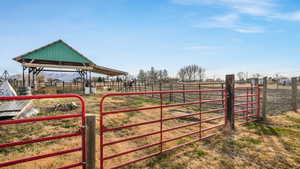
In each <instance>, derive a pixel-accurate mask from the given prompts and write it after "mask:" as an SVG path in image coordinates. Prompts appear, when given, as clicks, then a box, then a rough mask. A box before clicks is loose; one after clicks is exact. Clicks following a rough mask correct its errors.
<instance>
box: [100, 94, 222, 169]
mask: <svg viewBox="0 0 300 169" xmlns="http://www.w3.org/2000/svg"><path fill="white" fill-rule="evenodd" d="M180 93H181V94H183V93H198V94H199V96H201V94H203V93H223V94H222V96H223V98H221V99H214V100H202V99H201V97H199V100H198V101H193V102H185V103H175V104H173V103H171V104H164V100H163V98H164V97H163V95H169V94H180ZM147 95H158V96H159V98H160V102H159V105H158V106H148V107H138V108H132V109H122V110H110V111H106V110H105V105H104V103H105V99H106V98H108V97H113V96H119V97H120V96H147ZM224 96H226V91H225V90H224V89H210V90H185V91H154V92H126V93H110V94H106V95H104V96H103V97H102V98H101V101H100V168H101V169H104V162H105V161H107V160H110V159H113V158H116V157H120V156H124V155H127V154H129V153H134V152H138V151H141V150H145V149H149V148H152V147H155V146H159V150H158V151H156V152H154V153H151V154H148V155H146V156H144V157H140V158H138V159H134V160H132V161H127V162H126V163H123V164H119V165H117V166H113V167H111V168H119V167H123V166H126V165H129V164H132V163H135V162H138V161H141V160H144V159H147V158H150V157H154V156H156V155H159V154H161V153H163V152H166V151H170V150H173V149H176V148H179V147H182V146H185V145H188V144H191V143H195V142H197V141H199V140H202V139H205V138H208V137H212V136H214V135H216V134H217V132H214V133H213V134H209V135H206V136H203V133H204V132H206V131H209V130H213V129H217V128H220V127H223V126H224V125H225V118H226V116H225V112H226V97H224ZM213 102H220V103H222V102H224V103H225V104H224V105H223V107H222V108H219V109H210V110H205V111H201V108H200V111H197V112H196V113H190V114H187V115H180V116H175V117H168V118H165V117H164V109H166V108H170V107H179V106H191V105H199V106H200V107H201V105H202V104H205V103H213ZM154 109H158V110H160V115H159V116H160V117H159V119H158V120H148V121H145V122H139V123H133V124H130V125H122V126H118V127H110V128H109V127H108V126H107V125H106V123H105V119H104V117H107V116H109V115H113V114H121V113H129V112H136V111H142V110H154ZM213 112H223V113H221V114H220V113H219V114H218V115H216V116H214V117H212V118H208V119H202V115H203V114H208V113H213ZM192 116H197V117H198V120H197V121H196V122H189V123H187V124H183V125H179V126H175V127H172V128H167V129H165V127H164V123H165V122H166V121H170V120H176V119H179V118H185V117H192ZM220 119H221V120H222V119H224V121H223V122H221V123H218V124H217V125H214V126H210V127H208V128H203V126H202V124H203V123H207V122H211V121H214V120H220ZM147 124H157V125H158V126H157V127H159V128H160V129H159V130H158V131H154V132H148V133H143V134H141V135H134V136H131V137H127V138H122V139H119V140H116V141H110V142H109V141H105V140H104V133H107V132H115V131H119V130H122V129H128V128H132V127H137V126H144V125H147ZM190 126H199V127H197V129H195V130H194V131H193V132H191V133H187V134H184V135H181V136H176V137H175V138H168V139H164V138H163V134H164V133H166V132H170V131H175V130H178V129H183V128H186V127H190ZM152 135H159V137H160V139H159V141H158V142H155V143H152V144H147V145H144V146H140V147H137V148H134V149H131V150H126V151H123V152H119V153H115V154H113V155H106V153H105V151H104V148H105V147H107V146H110V145H114V144H117V143H124V142H129V141H132V140H135V139H139V138H145V137H147V136H152ZM195 135H196V136H197V139H195V140H193V141H189V142H186V143H183V144H179V145H176V146H174V147H171V148H167V149H164V147H163V145H164V144H165V143H168V142H171V141H174V140H178V139H181V138H184V137H188V136H195Z"/></svg>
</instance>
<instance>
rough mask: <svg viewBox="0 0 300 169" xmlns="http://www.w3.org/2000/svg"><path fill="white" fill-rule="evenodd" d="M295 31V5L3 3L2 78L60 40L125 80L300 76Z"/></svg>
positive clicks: (173, 0)
mask: <svg viewBox="0 0 300 169" xmlns="http://www.w3.org/2000/svg"><path fill="white" fill-rule="evenodd" d="M299 30H300V1H296V0H109V1H108V0H102V1H101V0H97V1H96V0H95V1H89V0H87V1H79V0H78V1H75V0H73V1H71V0H51V1H33V0H27V1H20V0H10V1H4V0H3V1H1V4H0V37H1V40H0V57H1V61H2V65H1V66H0V71H1V72H2V71H3V70H4V69H7V70H8V71H9V72H11V73H20V72H21V67H20V65H19V64H17V63H16V62H14V61H12V58H13V57H16V56H18V55H21V54H23V53H25V52H28V51H30V50H33V49H35V48H38V47H40V46H43V45H45V44H47V43H50V42H52V41H55V40H57V39H63V40H64V41H66V42H67V43H69V44H70V45H71V46H73V47H74V48H76V49H77V50H79V51H80V52H81V53H83V54H85V55H86V56H88V57H90V58H91V59H92V60H94V61H95V62H96V63H97V64H98V65H102V66H107V67H112V68H116V69H121V70H125V71H128V72H130V73H136V72H138V70H139V69H150V67H151V66H154V67H156V68H158V69H163V68H165V69H168V70H169V71H170V72H171V73H170V74H171V75H175V74H176V72H177V70H178V69H179V68H180V67H182V66H184V65H187V64H198V65H200V66H202V67H204V68H206V69H207V71H208V73H209V76H223V75H224V74H227V73H237V72H239V71H244V72H249V73H256V72H259V73H263V74H274V73H282V74H285V75H297V74H299V75H300V67H299V66H298V65H299V63H300V57H299V54H300V45H299V44H300V31H299Z"/></svg>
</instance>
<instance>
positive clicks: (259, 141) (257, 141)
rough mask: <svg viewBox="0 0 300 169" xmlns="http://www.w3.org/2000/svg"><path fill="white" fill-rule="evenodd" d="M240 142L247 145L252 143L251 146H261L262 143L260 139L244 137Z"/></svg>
mask: <svg viewBox="0 0 300 169" xmlns="http://www.w3.org/2000/svg"><path fill="white" fill-rule="evenodd" d="M240 141H243V142H246V143H251V144H255V145H257V144H261V143H262V141H261V140H259V139H255V138H251V137H242V138H240Z"/></svg>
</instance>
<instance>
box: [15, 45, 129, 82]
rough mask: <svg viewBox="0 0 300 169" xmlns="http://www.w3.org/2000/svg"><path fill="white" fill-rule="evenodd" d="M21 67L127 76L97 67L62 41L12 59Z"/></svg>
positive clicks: (125, 73) (124, 73) (114, 70)
mask: <svg viewBox="0 0 300 169" xmlns="http://www.w3.org/2000/svg"><path fill="white" fill-rule="evenodd" d="M14 60H15V61H17V62H19V63H21V64H22V65H23V67H30V68H58V69H76V70H84V71H90V72H94V73H101V74H105V75H109V76H120V75H127V72H124V71H120V70H116V69H111V68H106V67H102V66H98V65H96V64H95V63H93V62H92V61H91V60H89V59H88V58H87V57H85V56H83V55H82V54H81V53H79V52H78V51H76V50H75V49H73V48H72V47H71V46H69V45H68V44H67V43H65V42H64V41H62V40H58V41H55V42H53V43H50V44H48V45H46V46H43V47H41V48H38V49H36V50H33V51H31V52H28V53H25V54H23V55H21V56H18V57H16V58H14Z"/></svg>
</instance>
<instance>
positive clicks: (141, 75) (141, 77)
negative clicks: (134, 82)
mask: <svg viewBox="0 0 300 169" xmlns="http://www.w3.org/2000/svg"><path fill="white" fill-rule="evenodd" d="M137 79H138V80H140V81H145V80H146V72H145V71H144V70H143V69H141V70H140V71H139V74H138V76H137Z"/></svg>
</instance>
